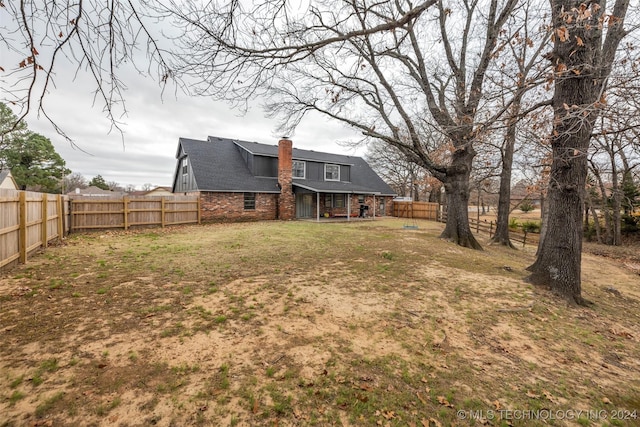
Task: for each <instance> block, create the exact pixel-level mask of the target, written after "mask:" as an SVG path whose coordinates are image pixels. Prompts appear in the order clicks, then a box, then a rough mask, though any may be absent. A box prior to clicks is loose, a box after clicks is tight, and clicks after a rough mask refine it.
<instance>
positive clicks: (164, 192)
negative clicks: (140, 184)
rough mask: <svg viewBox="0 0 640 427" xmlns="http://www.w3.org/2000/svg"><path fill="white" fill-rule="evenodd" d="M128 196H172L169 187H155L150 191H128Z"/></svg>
mask: <svg viewBox="0 0 640 427" xmlns="http://www.w3.org/2000/svg"><path fill="white" fill-rule="evenodd" d="M129 195H130V196H173V193H172V192H171V187H156V188H154V189H152V190H148V191H145V190H142V191H130V192H129Z"/></svg>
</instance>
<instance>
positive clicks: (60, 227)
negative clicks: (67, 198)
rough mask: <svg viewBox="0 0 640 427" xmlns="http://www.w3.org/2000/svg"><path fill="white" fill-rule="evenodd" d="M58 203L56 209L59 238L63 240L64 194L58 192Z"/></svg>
mask: <svg viewBox="0 0 640 427" xmlns="http://www.w3.org/2000/svg"><path fill="white" fill-rule="evenodd" d="M56 205H57V207H56V209H57V210H58V240H62V237H63V236H64V207H63V206H62V194H58V197H57V200H56Z"/></svg>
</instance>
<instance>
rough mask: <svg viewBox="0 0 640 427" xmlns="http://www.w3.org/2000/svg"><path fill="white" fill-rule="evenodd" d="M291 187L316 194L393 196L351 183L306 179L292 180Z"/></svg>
mask: <svg viewBox="0 0 640 427" xmlns="http://www.w3.org/2000/svg"><path fill="white" fill-rule="evenodd" d="M293 186H294V187H300V188H304V189H305V190H310V191H314V192H316V193H344V194H375V195H376V196H379V195H382V196H393V194H382V193H381V192H380V191H378V190H375V189H373V188H370V187H365V186H362V185H357V184H354V183H352V182H341V181H309V180H307V179H305V180H303V181H302V180H301V181H298V180H296V179H294V180H293Z"/></svg>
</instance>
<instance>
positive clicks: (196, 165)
mask: <svg viewBox="0 0 640 427" xmlns="http://www.w3.org/2000/svg"><path fill="white" fill-rule="evenodd" d="M179 147H182V150H184V152H185V154H187V156H188V157H189V164H190V165H191V170H192V171H193V174H194V177H195V180H196V184H197V185H198V189H199V190H200V191H230V192H245V191H246V192H252V193H279V192H280V189H279V188H278V180H277V178H262V177H260V178H258V177H255V176H253V175H252V174H251V171H250V170H249V168H248V167H247V164H246V163H245V162H244V160H243V159H242V155H241V154H240V151H239V150H238V148H237V147H236V145H235V144H234V141H233V140H231V139H224V138H214V139H211V140H209V141H198V140H195V139H187V138H180V142H179ZM179 149H180V148H179ZM178 154H180V153H178Z"/></svg>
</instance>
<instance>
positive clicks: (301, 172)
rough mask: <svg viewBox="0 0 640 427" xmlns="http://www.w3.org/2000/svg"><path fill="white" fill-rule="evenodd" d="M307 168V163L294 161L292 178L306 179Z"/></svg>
mask: <svg viewBox="0 0 640 427" xmlns="http://www.w3.org/2000/svg"><path fill="white" fill-rule="evenodd" d="M305 166H306V163H305V162H301V161H299V160H294V161H293V173H292V176H293V177H294V178H303V179H304V177H305V172H306V171H305Z"/></svg>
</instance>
